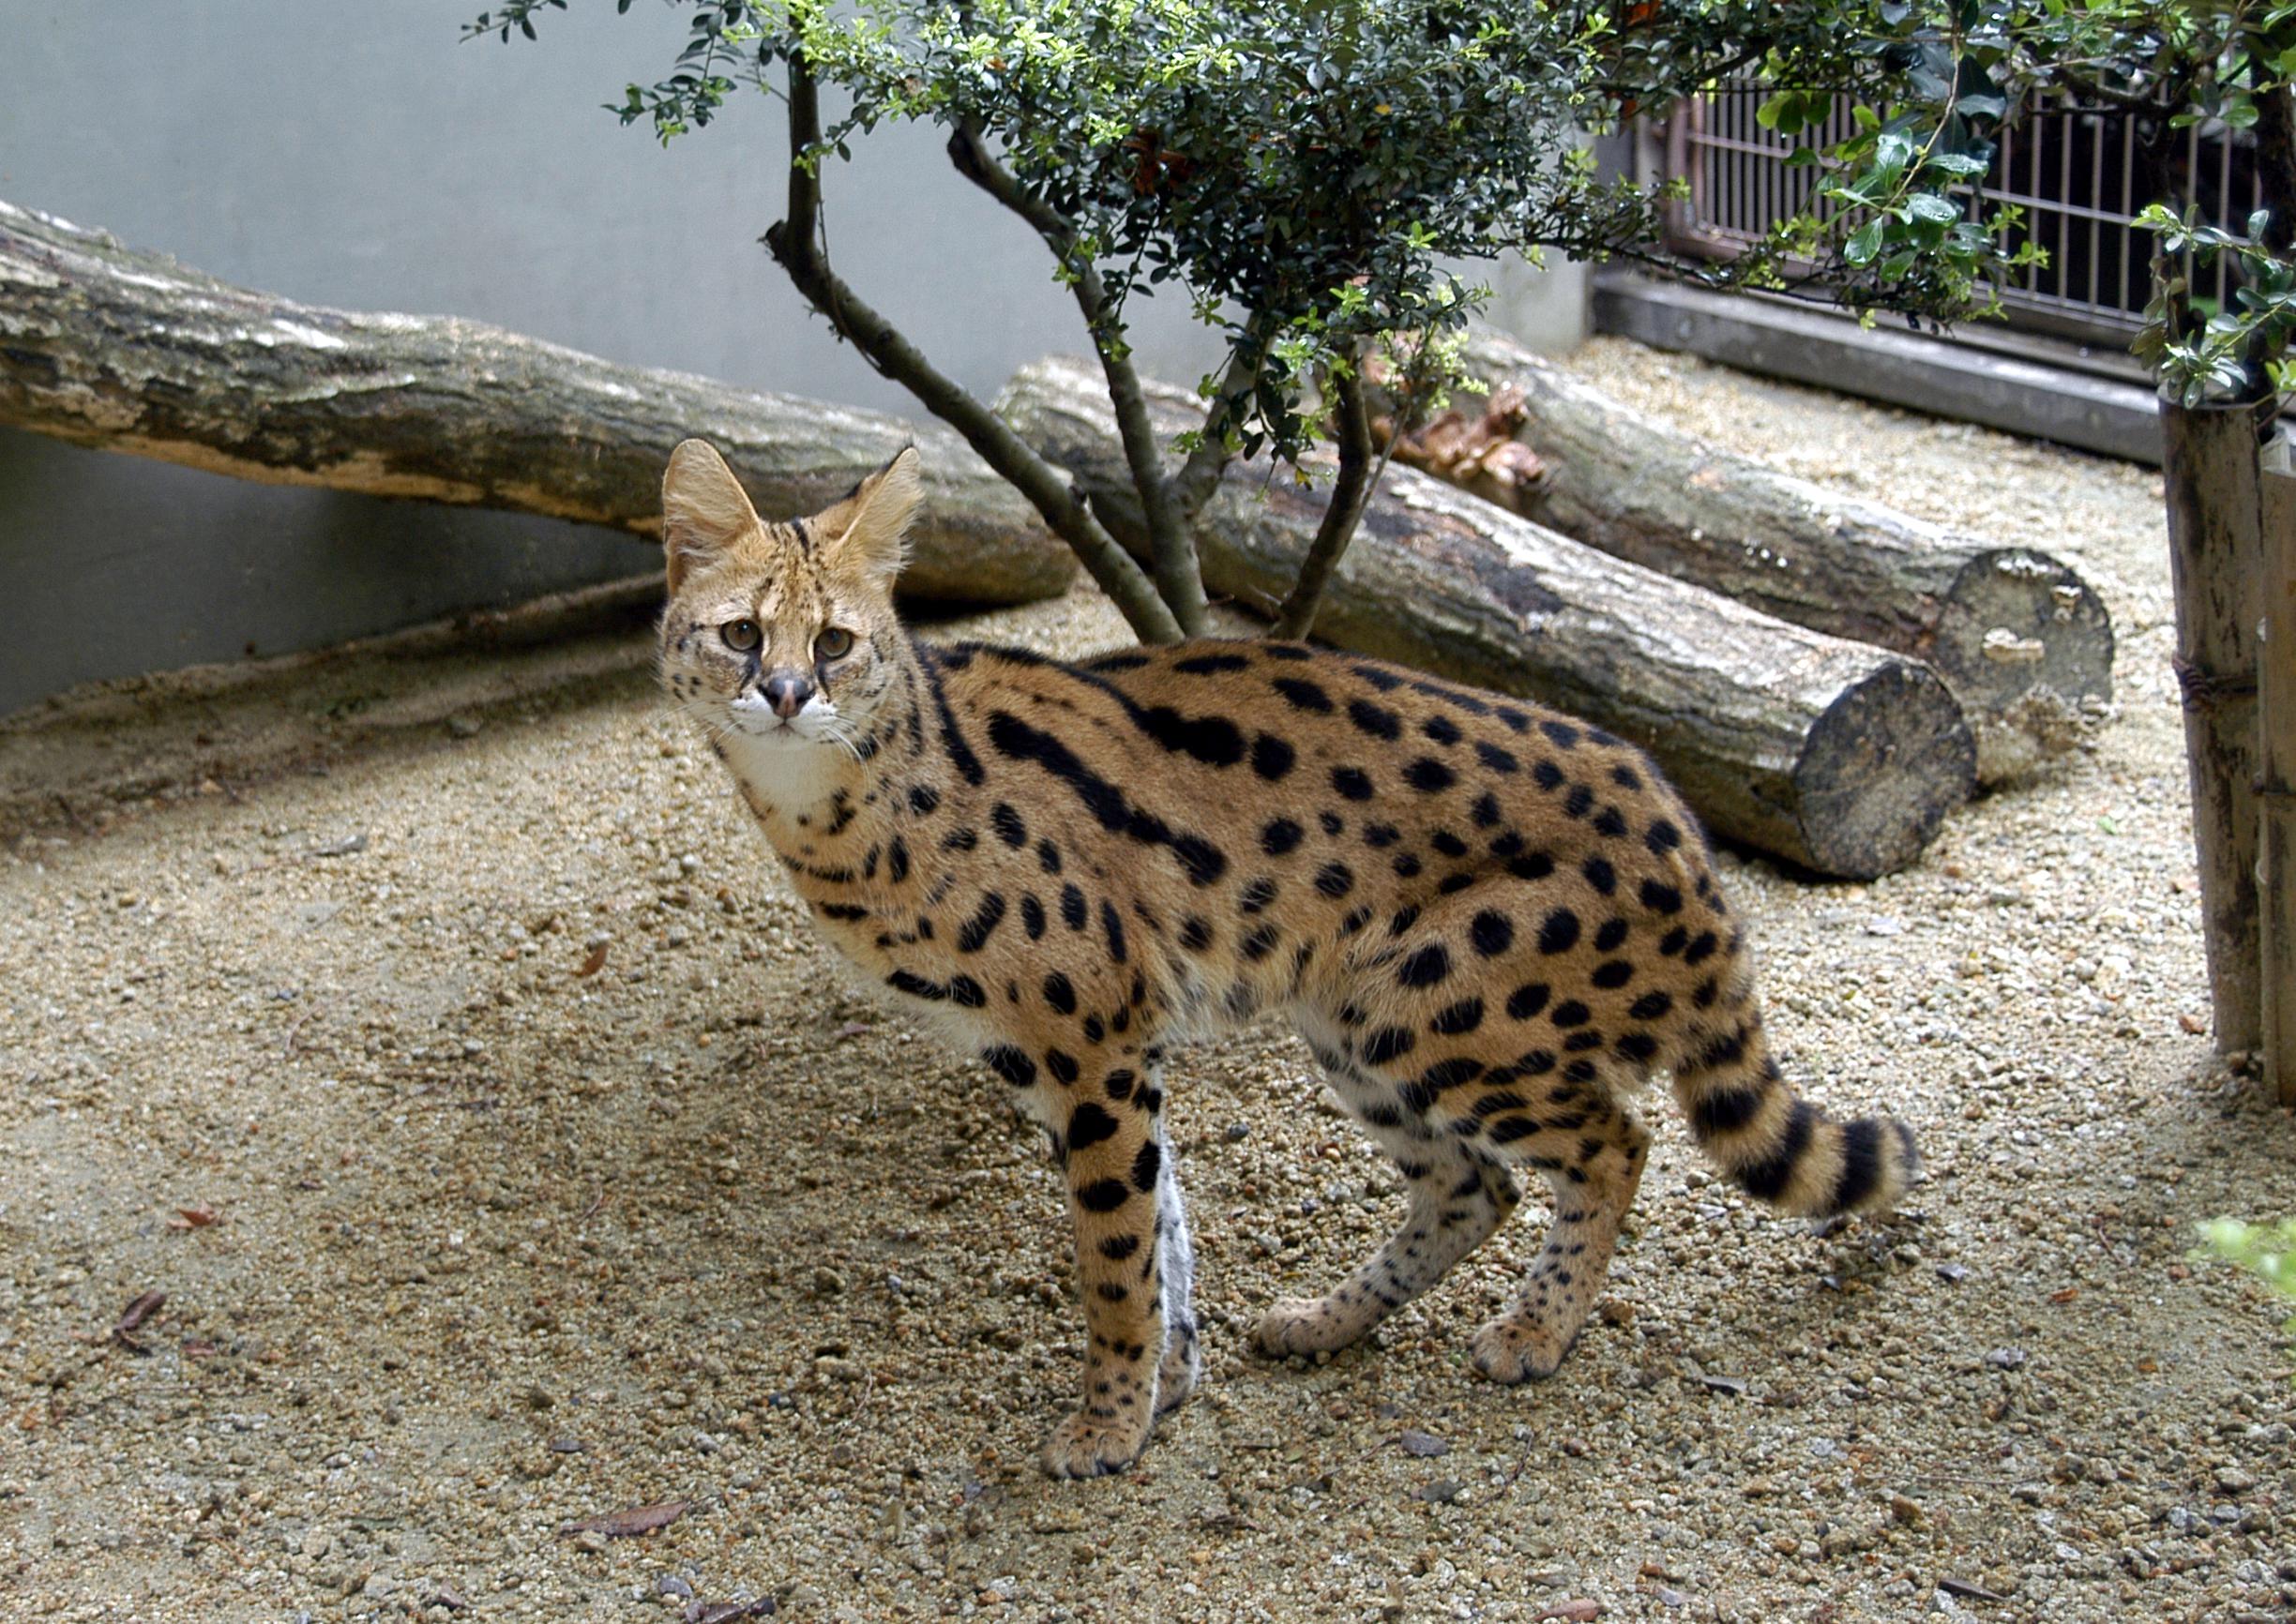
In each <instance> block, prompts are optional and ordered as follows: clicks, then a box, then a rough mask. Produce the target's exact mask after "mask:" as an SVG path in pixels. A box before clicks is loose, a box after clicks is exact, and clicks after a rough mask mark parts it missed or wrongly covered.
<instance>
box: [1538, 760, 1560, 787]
mask: <svg viewBox="0 0 2296 1624" xmlns="http://www.w3.org/2000/svg"><path fill="white" fill-rule="evenodd" d="M1531 780H1532V782H1533V783H1534V784H1536V785H1537V786H1538V787H1539V788H1540V789H1560V788H1561V787H1562V784H1563V769H1562V768H1560V767H1558V766H1556V765H1555V764H1554V763H1553V762H1552V761H1541V762H1540V763H1539V764H1538V765H1537V766H1535V767H1533V768H1532V769H1531Z"/></svg>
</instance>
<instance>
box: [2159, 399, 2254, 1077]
mask: <svg viewBox="0 0 2296 1624" xmlns="http://www.w3.org/2000/svg"><path fill="white" fill-rule="evenodd" d="M2256 426H2257V409H2256V408H2255V407H2252V406H2200V407H2189V408H2188V407H2185V406H2183V405H2180V404H2179V403H2178V402H2177V401H2175V400H2174V399H2172V398H2169V397H2168V395H2166V394H2163V396H2162V397H2161V441H2162V447H2163V451H2164V456H2163V459H2162V463H2163V468H2164V470H2165V472H2166V474H2167V483H2168V565H2169V576H2170V579H2171V580H2172V581H2173V583H2174V588H2175V593H2176V618H2177V652H2176V672H2177V680H2178V682H2179V683H2180V684H2183V690H2184V755H2185V760H2186V763H2187V765H2188V766H2189V768H2190V770H2191V774H2192V809H2193V846H2194V850H2195V854H2196V856H2197V858H2198V864H2199V871H2200V914H2201V933H2202V940H2203V942H2204V945H2205V946H2206V948H2207V950H2208V971H2209V996H2210V1000H2211V1001H2212V1003H2213V1006H2214V1014H2215V1027H2216V1032H2215V1037H2216V1052H2217V1053H2218V1054H2220V1055H2232V1054H2243V1053H2246V1052H2249V1051H2252V1050H2254V1049H2256V1048H2257V1047H2258V1045H2259V1044H2260V1043H2261V1042H2262V1039H2263V1021H2262V1011H2261V1007H2260V1006H2261V1003H2262V995H2261V990H2260V986H2261V984H2260V980H2259V977H2258V963H2257V945H2258V944H2257V929H2258V917H2257V884H2256V870H2257V823H2258V818H2257V804H2258V796H2257V793H2256V773H2257V678H2256V673H2257V635H2256V632H2257V610H2258V586H2257V578H2258V566H2259V562H2260V559H2261V555H2262V551H2263V541H2262V537H2261V534H2260V530H2261V526H2262V515H2261V514H2260V512H2259V511H2258V504H2259V502H2260V497H2259V494H2258V484H2259V475H2258V468H2257V428H2256Z"/></svg>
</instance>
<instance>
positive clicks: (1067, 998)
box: [1044, 970, 1077, 1015]
mask: <svg viewBox="0 0 2296 1624" xmlns="http://www.w3.org/2000/svg"><path fill="white" fill-rule="evenodd" d="M1044 999H1045V1002H1047V1003H1049V1004H1050V1005H1051V1006H1052V1008H1053V1010H1054V1011H1055V1012H1056V1013H1057V1014H1060V1015H1074V1014H1076V1007H1077V995H1076V987H1075V985H1073V984H1072V983H1071V982H1070V981H1069V980H1068V978H1067V977H1066V976H1065V975H1063V974H1062V973H1061V972H1060V971H1059V970H1054V971H1053V972H1052V973H1051V974H1050V975H1048V976H1046V977H1045V978H1044Z"/></svg>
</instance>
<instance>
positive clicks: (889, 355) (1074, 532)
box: [765, 53, 1184, 642]
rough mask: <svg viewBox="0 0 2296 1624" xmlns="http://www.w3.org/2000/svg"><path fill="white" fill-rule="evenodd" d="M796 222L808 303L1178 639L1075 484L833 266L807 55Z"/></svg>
mask: <svg viewBox="0 0 2296 1624" xmlns="http://www.w3.org/2000/svg"><path fill="white" fill-rule="evenodd" d="M789 134H790V175H789V218H786V219H784V220H781V221H780V222H778V224H776V225H775V226H773V227H772V228H771V229H770V230H768V231H767V232H766V233H765V246H766V248H767V249H769V250H770V251H771V252H772V254H773V257H774V258H775V260H776V261H778V263H779V264H780V266H781V268H782V270H783V271H785V272H786V273H787V274H788V276H789V278H790V281H791V282H792V283H793V285H794V286H795V287H796V289H797V291H798V293H800V294H802V295H803V296H804V297H805V300H806V302H807V303H808V304H809V305H811V306H812V307H813V308H814V309H816V310H818V311H820V312H821V313H822V314H823V316H825V317H827V318H828V320H829V323H830V325H831V326H833V327H834V328H836V329H837V332H838V337H840V338H844V339H845V340H846V341H847V342H849V343H851V344H852V345H853V348H854V349H856V350H858V351H860V352H861V355H862V358H863V359H865V360H867V361H868V362H869V365H870V366H871V367H873V368H876V369H877V370H878V371H879V372H880V373H882V374H883V375H884V376H885V377H887V378H890V379H892V380H893V381H894V382H895V383H899V384H900V385H901V387H902V388H904V389H906V390H908V391H909V393H910V394H912V395H914V396H915V397H916V398H917V399H918V400H919V401H920V402H921V403H922V404H923V405H924V407H925V409H926V410H927V411H929V412H930V413H931V414H933V415H934V416H936V417H938V418H940V419H941V420H942V421H943V422H944V423H946V424H947V425H948V426H949V427H950V428H952V429H956V430H957V432H958V433H959V434H961V435H962V436H964V439H965V442H966V444H969V445H971V446H972V447H973V449H974V451H977V452H978V453H980V455H981V458H982V459H983V460H984V461H986V462H987V463H988V464H989V467H991V468H993V469H995V470H996V471H997V473H998V474H1002V475H1003V476H1004V478H1005V479H1006V480H1007V481H1008V482H1010V483H1011V484H1012V485H1013V486H1014V487H1015V488H1016V489H1019V490H1020V494H1021V495H1023V496H1025V497H1027V498H1028V500H1029V504H1030V505H1032V506H1033V507H1035V509H1036V511H1037V512H1038V513H1039V514H1041V515H1043V517H1044V520H1045V523H1046V524H1048V525H1050V527H1051V529H1052V532H1053V534H1056V535H1058V536H1059V537H1060V538H1061V539H1062V540H1063V541H1065V542H1066V543H1067V544H1068V546H1069V548H1070V549H1071V550H1073V551H1074V552H1075V553H1076V555H1077V557H1078V559H1079V560H1080V562H1081V563H1082V564H1083V565H1084V567H1085V569H1086V570H1088V571H1089V572H1091V575H1092V578H1093V579H1094V580H1095V581H1097V582H1098V583H1099V585H1100V588H1101V590H1102V591H1103V592H1105V593H1107V594H1109V596H1110V598H1112V599H1114V600H1115V603H1116V607H1117V609H1120V610H1121V611H1123V614H1124V617H1125V620H1126V621H1127V622H1129V623H1130V624H1131V626H1132V629H1133V630H1134V632H1136V633H1137V634H1138V635H1139V636H1140V639H1141V640H1142V641H1144V642H1178V641H1180V640H1181V639H1182V637H1183V635H1184V634H1183V633H1182V631H1181V629H1180V624H1179V622H1178V621H1177V620H1175V619H1174V618H1173V616H1172V612H1171V609H1168V608H1166V607H1165V604H1164V600H1163V599H1162V598H1161V597H1159V596H1157V594H1156V586H1155V584H1154V583H1153V582H1152V581H1150V580H1149V579H1148V577H1147V574H1146V573H1145V572H1144V571H1142V570H1141V568H1140V565H1139V564H1135V563H1134V562H1133V561H1132V557H1131V555H1130V554H1129V553H1127V552H1125V549H1123V548H1121V547H1119V546H1118V545H1117V544H1116V542H1115V540H1114V538H1113V537H1111V536H1110V534H1109V533H1108V531H1107V530H1106V529H1105V528H1104V527H1103V526H1102V525H1101V524H1100V523H1099V521H1098V520H1097V519H1095V518H1094V517H1093V516H1092V514H1091V512H1090V511H1089V510H1088V509H1087V508H1086V507H1085V505H1084V503H1083V501H1082V499H1081V498H1080V497H1079V496H1078V494H1077V493H1076V491H1075V489H1073V488H1072V487H1071V486H1070V485H1069V483H1068V481H1067V479H1066V478H1065V476H1064V475H1063V474H1061V473H1060V472H1059V471H1058V470H1057V469H1055V468H1054V467H1053V466H1052V465H1051V464H1050V463H1049V462H1047V461H1046V460H1045V459H1043V458H1042V457H1040V456H1038V455H1037V454H1036V453H1035V451H1033V450H1031V449H1030V448H1029V446H1028V445H1027V444H1024V443H1023V442H1022V441H1021V439H1020V436H1019V435H1017V434H1015V433H1014V432H1013V431H1012V429H1011V428H1010V427H1009V426H1007V425H1006V424H1005V422H1004V419H1003V418H1001V417H999V416H998V415H997V414H995V413H994V412H991V411H990V410H989V408H988V406H987V405H986V404H984V403H983V402H982V401H981V400H979V399H978V398H975V397H974V396H973V395H972V394H971V393H969V392H968V391H967V390H966V389H965V388H964V386H963V385H961V384H959V383H957V382H956V381H955V380H954V379H952V378H950V377H949V376H948V375H947V374H945V373H944V372H942V371H941V370H940V369H939V368H936V367H934V366H933V364H932V363H931V362H930V361H929V360H928V359H926V357H925V354H924V353H923V352H922V351H920V350H918V349H917V347H916V346H915V345H914V344H913V343H911V342H910V341H909V340H908V338H904V337H903V336H902V335H901V333H900V332H899V329H898V328H896V327H895V326H894V325H893V323H891V322H889V321H887V320H886V319H885V318H884V316H883V315H881V314H880V313H879V312H878V311H876V310H875V309H873V308H870V307H869V305H868V304H867V303H865V302H864V301H863V300H862V299H861V298H860V297H859V296H858V295H857V294H855V293H853V290H852V289H851V288H850V287H848V286H846V284H845V282H844V280H843V279H842V278H839V277H838V275H837V274H836V273H835V272H833V271H832V270H831V269H830V268H829V262H828V258H827V256H826V254H824V253H823V249H822V246H821V179H820V175H819V173H818V172H817V170H816V168H815V165H816V164H817V163H818V161H819V157H820V154H819V150H818V149H819V147H820V143H821V98H820V93H819V89H818V86H817V85H816V84H815V83H814V79H813V75H812V72H811V70H810V69H809V68H808V67H807V65H806V61H805V58H804V56H803V54H802V53H792V54H791V56H790V65H789Z"/></svg>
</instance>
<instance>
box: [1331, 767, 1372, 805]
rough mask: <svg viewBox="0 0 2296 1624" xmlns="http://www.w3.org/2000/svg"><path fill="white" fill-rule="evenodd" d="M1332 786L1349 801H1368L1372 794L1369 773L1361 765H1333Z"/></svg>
mask: <svg viewBox="0 0 2296 1624" xmlns="http://www.w3.org/2000/svg"><path fill="white" fill-rule="evenodd" d="M1331 783H1332V788H1333V789H1337V791H1338V792H1339V793H1340V794H1342V795H1344V796H1346V797H1347V799H1349V800H1350V801H1368V800H1370V799H1371V796H1372V789H1371V775H1370V774H1367V773H1366V772H1365V771H1364V770H1363V769H1362V768H1361V767H1334V768H1333V769H1332V774H1331Z"/></svg>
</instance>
